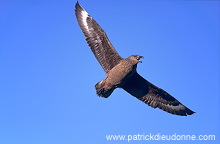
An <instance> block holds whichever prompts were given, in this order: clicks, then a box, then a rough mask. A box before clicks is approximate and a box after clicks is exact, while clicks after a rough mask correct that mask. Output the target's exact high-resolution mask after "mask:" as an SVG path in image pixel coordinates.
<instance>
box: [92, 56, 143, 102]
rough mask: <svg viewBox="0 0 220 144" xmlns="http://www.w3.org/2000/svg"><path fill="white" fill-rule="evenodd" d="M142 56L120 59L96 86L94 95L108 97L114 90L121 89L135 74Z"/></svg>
mask: <svg viewBox="0 0 220 144" xmlns="http://www.w3.org/2000/svg"><path fill="white" fill-rule="evenodd" d="M141 57H142V56H137V55H134V56H130V57H128V58H126V59H122V60H121V61H120V62H119V63H118V64H117V65H116V66H114V67H113V68H112V69H111V70H110V71H109V72H108V73H107V74H106V78H105V79H104V80H102V81H100V82H99V83H97V84H96V86H95V88H96V93H97V94H98V95H99V96H102V97H105V98H107V97H109V96H110V95H111V93H112V92H113V91H114V89H115V88H122V86H123V85H124V84H125V83H126V81H127V80H129V78H130V77H131V76H132V75H133V74H134V73H135V72H136V68H137V63H138V62H140V61H139V59H140V58H141Z"/></svg>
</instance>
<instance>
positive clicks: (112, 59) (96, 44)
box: [75, 2, 122, 73]
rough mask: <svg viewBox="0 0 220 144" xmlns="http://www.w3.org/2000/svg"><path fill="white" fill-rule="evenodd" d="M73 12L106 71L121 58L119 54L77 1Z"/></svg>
mask: <svg viewBox="0 0 220 144" xmlns="http://www.w3.org/2000/svg"><path fill="white" fill-rule="evenodd" d="M75 13H76V17H77V21H78V24H79V26H80V28H81V30H82V32H83V33H84V35H85V37H86V41H87V43H88V45H89V47H90V49H91V50H92V52H93V54H94V55H95V57H96V59H97V60H98V62H99V63H100V65H101V66H102V68H103V69H104V71H105V72H106V73H107V72H108V71H109V70H110V69H112V68H113V67H114V66H115V65H117V64H118V63H119V62H120V60H122V58H121V56H120V55H119V54H118V53H117V51H116V50H115V49H114V47H113V46H112V44H111V42H110V41H109V39H108V37H107V35H106V33H105V32H104V31H103V29H102V28H101V27H100V26H99V24H98V23H97V22H96V21H95V20H94V19H93V18H92V17H91V16H90V15H89V14H88V13H87V12H86V11H85V10H84V9H83V8H82V7H81V5H80V4H79V3H78V2H77V3H76V6H75Z"/></svg>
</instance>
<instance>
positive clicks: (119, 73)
mask: <svg viewBox="0 0 220 144" xmlns="http://www.w3.org/2000/svg"><path fill="white" fill-rule="evenodd" d="M136 67H137V65H132V64H130V63H127V62H126V61H124V62H120V63H119V64H117V65H116V66H115V67H113V68H112V69H111V70H110V71H109V72H108V73H107V75H106V82H107V83H108V84H110V85H112V86H117V87H121V86H122V85H123V84H124V83H125V82H126V81H127V80H128V79H129V78H130V77H131V76H132V74H133V73H134V72H135V71H136Z"/></svg>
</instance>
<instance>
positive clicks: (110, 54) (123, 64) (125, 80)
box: [75, 2, 195, 116]
mask: <svg viewBox="0 0 220 144" xmlns="http://www.w3.org/2000/svg"><path fill="white" fill-rule="evenodd" d="M75 13H76V17H77V21H78V24H79V26H80V28H81V30H82V32H83V34H84V35H85V37H86V41H87V43H88V45H89V47H90V49H91V50H92V52H93V54H94V55H95V57H96V59H97V60H98V62H99V63H100V65H101V66H102V68H103V69H104V71H105V72H106V77H105V79H104V80H102V81H100V82H98V83H97V84H96V85H95V88H96V93H97V94H98V95H99V96H101V97H105V98H107V97H109V96H110V95H111V94H112V92H113V91H114V89H116V88H122V89H124V90H125V91H127V92H128V93H130V94H131V95H132V96H134V97H136V98H137V99H139V100H141V101H142V102H144V103H146V104H148V105H149V106H151V107H153V108H157V107H158V108H160V109H162V110H164V111H166V112H169V113H171V114H175V115H181V116H187V115H191V114H193V113H195V112H193V111H192V110H190V109H189V108H187V107H186V106H184V105H183V104H181V103H180V102H179V101H178V100H176V99H175V98H174V97H172V96H171V95H170V94H168V93H167V92H166V91H164V90H163V89H160V88H158V87H157V86H155V85H153V84H152V83H150V82H149V81H147V80H146V79H144V78H143V77H142V76H140V75H139V74H138V73H137V71H136V68H137V64H138V63H139V62H141V61H140V58H142V56H139V55H132V56H130V57H128V58H126V59H124V58H122V57H121V56H120V55H119V54H118V53H117V51H116V50H115V49H114V47H113V46H112V44H111V42H110V41H109V39H108V37H107V35H106V33H105V32H104V30H103V29H102V28H101V27H100V26H99V24H98V23H97V22H96V21H95V20H94V19H93V18H92V17H91V16H90V15H89V14H88V13H87V12H86V11H85V10H84V9H83V8H82V7H81V6H80V4H79V3H78V2H77V3H76V6H75Z"/></svg>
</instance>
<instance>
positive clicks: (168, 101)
mask: <svg viewBox="0 0 220 144" xmlns="http://www.w3.org/2000/svg"><path fill="white" fill-rule="evenodd" d="M122 88H123V89H124V90H125V91H127V92H128V93H130V94H131V95H133V96H135V97H136V98H137V99H139V100H141V101H143V102H144V103H146V104H148V105H149V106H151V107H153V108H156V107H158V108H160V109H162V110H164V111H166V112H169V113H171V114H176V115H181V116H187V115H191V114H193V113H195V112H193V111H192V110H190V109H188V108H187V107H186V106H184V105H183V104H181V103H180V102H179V101H178V100H176V99H175V98H174V97H172V96H171V95H170V94H168V93H167V92H165V91H164V90H162V89H160V88H158V87H156V86H155V85H153V84H151V83H150V82H148V81H147V80H145V79H144V78H143V77H141V76H140V75H139V74H138V73H137V72H136V73H134V74H133V76H132V77H131V78H130V79H129V80H128V81H127V82H126V83H125V84H124V85H123V87H122Z"/></svg>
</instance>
